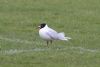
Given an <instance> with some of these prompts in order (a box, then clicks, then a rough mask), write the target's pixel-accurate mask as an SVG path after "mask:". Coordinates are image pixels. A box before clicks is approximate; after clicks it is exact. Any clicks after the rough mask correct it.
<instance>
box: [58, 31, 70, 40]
mask: <svg viewBox="0 0 100 67" xmlns="http://www.w3.org/2000/svg"><path fill="white" fill-rule="evenodd" d="M58 39H59V40H66V41H68V40H69V39H71V38H70V37H65V34H64V32H61V33H58Z"/></svg>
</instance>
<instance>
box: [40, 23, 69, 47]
mask: <svg viewBox="0 0 100 67" xmlns="http://www.w3.org/2000/svg"><path fill="white" fill-rule="evenodd" d="M38 27H39V35H40V37H41V38H42V39H43V40H45V41H46V42H47V45H48V44H49V42H50V43H51V44H52V41H53V40H64V41H68V40H69V39H71V38H70V37H65V34H64V32H60V33H58V32H56V31H55V30H53V29H52V28H50V27H48V25H47V24H46V23H42V24H40V25H39V26H38Z"/></svg>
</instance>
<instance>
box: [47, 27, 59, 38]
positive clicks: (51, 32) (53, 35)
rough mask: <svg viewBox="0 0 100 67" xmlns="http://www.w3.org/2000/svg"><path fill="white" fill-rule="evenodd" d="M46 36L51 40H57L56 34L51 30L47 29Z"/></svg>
mask: <svg viewBox="0 0 100 67" xmlns="http://www.w3.org/2000/svg"><path fill="white" fill-rule="evenodd" d="M46 34H47V35H48V36H50V38H51V39H58V33H57V32H56V31H55V30H53V29H51V28H48V30H47V32H46Z"/></svg>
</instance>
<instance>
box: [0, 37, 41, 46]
mask: <svg viewBox="0 0 100 67" xmlns="http://www.w3.org/2000/svg"><path fill="white" fill-rule="evenodd" d="M0 40H4V41H9V42H16V43H24V44H34V43H35V44H36V42H33V41H28V40H22V39H16V38H7V37H2V36H0ZM37 44H41V43H39V42H38V43H37Z"/></svg>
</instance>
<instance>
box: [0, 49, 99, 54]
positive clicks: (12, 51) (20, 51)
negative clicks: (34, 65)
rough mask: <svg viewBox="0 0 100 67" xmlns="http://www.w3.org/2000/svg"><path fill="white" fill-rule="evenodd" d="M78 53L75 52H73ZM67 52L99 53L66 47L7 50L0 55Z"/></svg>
mask: <svg viewBox="0 0 100 67" xmlns="http://www.w3.org/2000/svg"><path fill="white" fill-rule="evenodd" d="M76 49H77V50H78V51H75V50H76ZM67 50H73V51H75V52H78V53H80V54H83V53H86V52H88V53H100V51H99V50H93V49H86V48H82V47H68V48H60V49H59V48H56V49H54V48H34V49H9V50H1V51H0V54H3V55H12V54H18V53H27V52H42V51H67Z"/></svg>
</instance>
